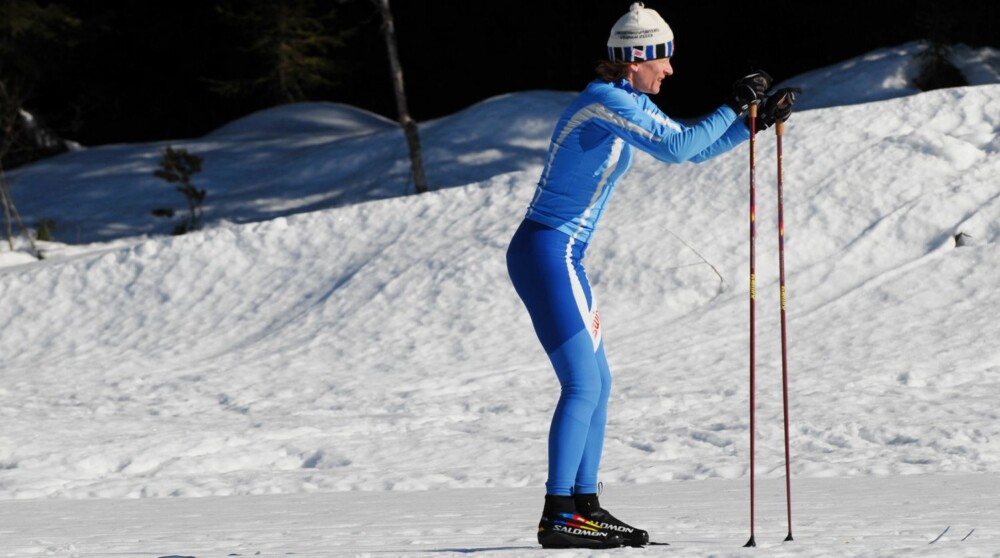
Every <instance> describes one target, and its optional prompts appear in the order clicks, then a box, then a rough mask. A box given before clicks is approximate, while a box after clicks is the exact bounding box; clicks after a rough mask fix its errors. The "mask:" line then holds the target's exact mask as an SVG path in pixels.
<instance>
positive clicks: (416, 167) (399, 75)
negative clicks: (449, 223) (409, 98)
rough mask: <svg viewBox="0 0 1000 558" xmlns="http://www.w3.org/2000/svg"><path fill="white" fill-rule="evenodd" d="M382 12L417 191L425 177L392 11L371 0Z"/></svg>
mask: <svg viewBox="0 0 1000 558" xmlns="http://www.w3.org/2000/svg"><path fill="white" fill-rule="evenodd" d="M372 2H374V3H375V5H376V6H378V9H379V11H380V12H381V14H382V32H383V34H384V35H385V46H386V48H387V49H388V51H389V69H390V70H391V73H392V86H393V89H395V92H396V111H397V112H398V113H399V125H400V126H402V127H403V133H404V134H405V135H406V143H407V145H408V146H409V147H410V168H411V169H412V176H413V185H414V186H415V187H416V190H417V193H418V194H422V193H424V192H426V191H427V178H426V176H425V175H424V163H423V161H422V159H421V157H420V135H419V134H418V133H417V123H416V121H414V120H413V118H411V117H410V111H409V109H407V108H406V91H405V90H404V88H403V67H402V66H401V65H400V63H399V53H398V52H397V51H396V31H395V27H394V25H393V22H392V12H390V11H389V0H372Z"/></svg>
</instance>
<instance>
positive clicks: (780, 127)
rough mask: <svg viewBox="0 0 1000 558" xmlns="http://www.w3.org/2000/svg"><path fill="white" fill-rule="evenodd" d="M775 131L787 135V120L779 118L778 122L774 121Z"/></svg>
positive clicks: (780, 134)
mask: <svg viewBox="0 0 1000 558" xmlns="http://www.w3.org/2000/svg"><path fill="white" fill-rule="evenodd" d="M774 133H776V134H778V135H779V136H783V135H785V121H784V120H779V121H777V122H775V123H774Z"/></svg>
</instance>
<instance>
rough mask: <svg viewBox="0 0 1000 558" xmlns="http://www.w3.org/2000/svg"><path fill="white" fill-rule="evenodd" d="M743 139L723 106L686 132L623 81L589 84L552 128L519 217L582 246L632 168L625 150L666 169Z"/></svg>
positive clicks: (745, 132)
mask: <svg viewBox="0 0 1000 558" xmlns="http://www.w3.org/2000/svg"><path fill="white" fill-rule="evenodd" d="M749 138H750V130H749V128H747V125H746V124H745V123H744V121H743V119H738V118H737V115H736V113H735V112H733V109H731V108H729V107H728V106H726V105H723V106H721V107H719V108H718V109H716V110H715V112H713V113H711V114H710V115H709V116H708V117H707V118H705V119H704V120H702V121H701V122H699V123H697V124H695V125H694V126H685V125H683V124H680V123H678V122H675V121H674V120H672V119H670V118H669V117H668V116H667V115H665V114H664V113H663V111H661V110H660V109H659V107H657V106H656V104H654V103H653V101H651V100H650V99H649V97H647V96H646V95H644V94H643V93H640V92H639V91H637V90H635V89H634V88H633V87H632V86H631V84H629V82H628V81H627V80H625V79H622V80H619V81H617V82H613V83H607V82H604V81H601V80H595V81H593V82H591V83H590V84H589V85H588V86H587V88H586V89H584V90H583V92H582V93H580V95H579V96H577V98H576V99H574V100H573V102H572V103H570V106H569V107H568V108H567V109H566V111H565V112H564V113H563V115H562V117H561V118H560V119H559V122H558V123H557V124H556V128H555V131H554V132H553V133H552V142H551V143H550V144H549V151H548V155H547V157H546V161H545V169H544V170H543V171H542V176H541V179H540V180H539V181H538V187H537V188H536V190H535V195H534V197H533V198H532V200H531V204H530V205H529V207H528V212H527V215H525V218H527V219H530V220H532V221H535V222H538V223H542V224H543V225H547V226H549V227H552V228H554V229H557V230H560V231H562V232H564V233H566V234H568V235H570V236H571V237H572V238H574V239H575V240H576V241H578V242H584V243H586V242H589V240H590V235H591V234H593V232H594V229H595V227H596V226H597V222H598V221H599V220H600V219H601V215H602V214H603V213H604V209H605V207H606V205H607V203H608V198H610V197H611V192H612V191H613V190H614V187H615V183H616V182H617V181H618V179H619V178H621V176H622V175H623V174H625V171H627V170H628V168H629V166H630V165H631V164H632V146H636V147H638V148H639V149H642V150H643V151H645V152H647V153H649V154H650V155H652V156H653V157H655V158H656V159H658V160H660V161H664V162H667V163H680V162H684V161H692V162H696V163H697V162H701V161H705V160H707V159H710V158H712V157H714V156H716V155H720V154H722V153H725V152H726V151H729V150H730V149H732V148H733V147H735V146H736V145H739V144H740V143H742V142H743V141H746V140H747V139H749Z"/></svg>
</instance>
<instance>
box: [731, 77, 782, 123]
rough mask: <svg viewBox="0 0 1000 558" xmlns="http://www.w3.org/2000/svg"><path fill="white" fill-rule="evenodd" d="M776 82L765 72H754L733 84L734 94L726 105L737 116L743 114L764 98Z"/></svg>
mask: <svg viewBox="0 0 1000 558" xmlns="http://www.w3.org/2000/svg"><path fill="white" fill-rule="evenodd" d="M773 82H774V80H773V79H772V78H771V76H769V75H768V74H767V72H765V71H759V72H754V73H752V74H750V75H747V76H743V77H741V78H740V79H738V80H736V82H735V83H733V90H732V93H730V95H729V99H727V100H726V104H727V105H729V108H731V109H733V112H735V113H736V114H737V115H740V114H743V113H744V112H746V110H747V109H748V108H750V104H751V103H753V102H755V101H759V100H761V99H763V98H764V93H765V92H766V91H767V90H768V89H770V87H771V83H773Z"/></svg>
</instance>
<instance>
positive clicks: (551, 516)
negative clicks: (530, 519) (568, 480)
mask: <svg viewBox="0 0 1000 558" xmlns="http://www.w3.org/2000/svg"><path fill="white" fill-rule="evenodd" d="M538 543H539V544H541V545H542V548H617V547H619V546H621V545H622V536H621V535H619V534H618V533H616V532H614V531H611V530H608V529H604V528H602V527H600V526H599V525H597V524H596V523H594V522H593V521H588V520H587V519H586V518H584V517H582V516H581V515H580V514H578V513H577V512H576V508H575V506H574V504H573V497H572V496H550V495H546V496H545V508H544V509H543V510H542V520H541V521H540V522H539V523H538Z"/></svg>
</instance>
